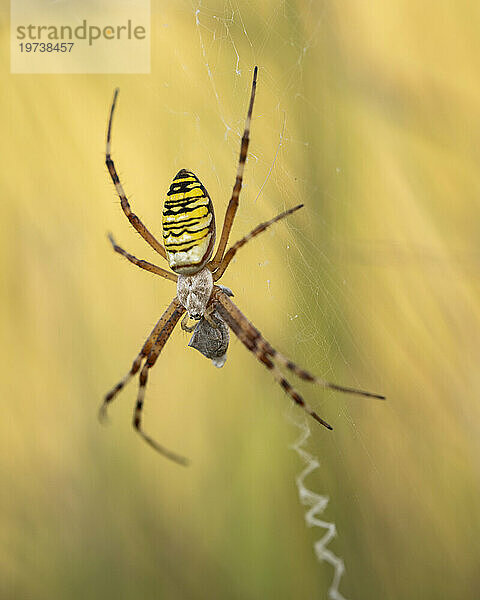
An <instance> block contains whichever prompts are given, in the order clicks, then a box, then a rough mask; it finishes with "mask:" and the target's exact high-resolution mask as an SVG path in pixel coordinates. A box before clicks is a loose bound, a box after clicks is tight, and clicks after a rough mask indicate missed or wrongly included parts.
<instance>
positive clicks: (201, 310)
mask: <svg viewBox="0 0 480 600" xmlns="http://www.w3.org/2000/svg"><path fill="white" fill-rule="evenodd" d="M256 85H257V67H255V69H254V71H253V83H252V91H251V94H250V104H249V107H248V112H247V118H246V121H245V130H244V132H243V136H242V143H241V146H240V158H239V161H238V167H237V175H236V179H235V184H234V186H233V191H232V195H231V198H230V202H229V203H228V207H227V212H226V213H225V219H224V221H223V227H222V233H221V236H220V241H219V243H218V246H217V251H216V253H215V255H214V257H213V259H211V257H212V254H213V249H214V244H215V215H214V211H213V204H212V201H211V199H210V196H209V195H208V193H207V190H206V189H205V187H204V186H203V185H202V184H201V182H200V180H199V179H198V177H197V176H196V175H194V173H192V172H191V171H187V170H186V169H182V170H181V171H179V172H178V173H177V175H176V176H175V178H174V179H173V182H172V184H171V185H170V189H169V191H168V193H167V199H166V200H165V204H164V209H163V218H162V224H163V243H164V245H162V244H160V243H159V242H158V241H157V239H156V238H155V237H154V236H153V235H152V234H151V233H150V232H149V231H148V229H147V228H146V227H145V225H144V224H143V223H142V222H141V221H140V219H139V218H138V217H137V216H136V215H135V214H134V213H133V212H132V210H131V208H130V204H129V202H128V200H127V197H126V195H125V192H124V190H123V187H122V184H121V183H120V179H119V177H118V175H117V171H116V169H115V165H114V163H113V159H112V157H111V132H112V120H113V113H114V110H115V105H116V101H117V97H118V89H117V90H115V93H114V96H113V102H112V107H111V110H110V118H109V121H108V129H107V144H106V165H107V168H108V171H109V173H110V176H111V178H112V180H113V183H114V184H115V188H116V190H117V193H118V195H119V197H120V202H121V206H122V209H123V212H124V213H125V215H126V217H127V218H128V220H129V221H130V223H131V224H132V226H133V227H134V228H135V229H136V230H137V232H138V233H139V234H140V235H141V236H142V237H143V238H144V240H145V241H146V242H147V243H148V244H150V246H151V247H152V248H153V249H154V250H155V251H156V252H158V253H159V254H160V255H161V256H162V257H163V258H164V259H165V260H167V261H168V263H169V266H170V268H171V269H172V270H171V271H167V270H165V269H162V268H161V267H157V266H156V265H154V264H152V263H149V262H147V261H145V260H139V259H138V258H135V256H132V255H131V254H129V253H128V252H126V251H125V250H123V249H122V248H121V247H120V246H117V244H116V243H115V242H114V240H113V238H112V237H111V236H110V241H111V242H112V245H113V248H114V250H115V251H116V252H118V253H119V254H121V255H122V256H124V257H125V258H127V259H128V260H129V261H130V262H132V263H133V264H135V265H137V266H139V267H141V268H142V269H145V270H146V271H150V272H151V273H155V274H156V275H160V276H161V277H164V278H165V279H169V280H170V281H175V282H176V283H177V295H176V296H175V298H174V299H173V300H172V302H171V303H170V305H169V306H168V308H167V309H166V311H165V312H164V313H163V315H162V316H161V317H160V319H159V321H158V323H157V324H156V325H155V327H154V328H153V331H152V332H151V334H150V335H149V336H148V338H147V340H146V342H145V343H144V345H143V347H142V349H141V350H140V353H139V354H138V356H137V357H136V359H135V360H134V361H133V364H132V368H131V369H130V371H129V372H128V373H127V374H126V375H125V377H124V378H123V379H122V380H121V381H120V382H119V383H117V385H116V386H115V387H114V388H113V389H112V390H111V391H110V392H109V393H108V394H107V395H106V396H105V399H104V402H103V404H102V406H101V408H100V415H101V416H104V415H105V413H106V409H107V406H108V404H109V403H110V402H111V401H112V400H113V399H114V397H115V396H116V395H117V393H118V392H119V391H120V390H121V389H122V388H123V387H124V385H125V384H126V383H127V381H128V380H129V379H130V378H131V377H133V376H134V375H135V374H136V373H137V372H138V371H139V370H140V367H141V370H140V377H139V379H140V386H139V390H138V396H137V403H136V406H135V412H134V417H133V425H134V427H135V429H136V430H137V431H138V432H139V433H140V435H141V436H142V437H143V438H144V439H145V440H146V441H147V442H148V443H149V444H150V445H151V446H153V447H154V448H155V449H156V450H157V451H159V452H161V453H162V454H163V455H164V456H166V457H167V458H170V459H172V460H175V461H176V462H178V463H181V464H186V462H187V461H186V459H185V458H183V457H182V456H179V455H177V454H174V453H173V452H171V451H170V450H168V449H166V448H164V447H163V446H160V445H159V444H158V443H157V442H156V441H155V440H153V439H152V438H151V437H149V436H148V435H147V434H145V433H144V431H143V429H142V426H141V416H142V408H143V400H144V397H145V388H146V385H147V379H148V372H149V370H150V369H151V368H152V367H153V365H154V364H155V362H156V360H157V358H158V356H159V355H160V352H161V351H162V349H163V347H164V346H165V344H166V342H167V340H168V338H169V337H170V334H171V333H172V331H173V329H174V328H175V326H176V325H177V323H178V322H179V320H180V319H181V317H182V316H184V319H183V320H182V324H181V325H182V328H183V329H184V330H186V331H189V332H193V336H192V338H191V340H190V344H189V345H190V346H191V347H193V348H196V349H197V350H199V351H200V352H201V353H202V354H203V355H204V356H206V357H207V358H210V359H211V360H212V362H213V364H215V365H216V366H218V367H221V366H223V364H224V363H225V358H226V352H227V348H228V340H229V336H228V328H227V326H228V327H229V328H230V329H231V330H232V331H233V332H234V333H235V335H236V336H237V337H238V338H239V339H240V340H241V342H242V343H243V344H244V345H245V346H246V347H247V348H248V350H250V351H251V352H252V353H253V354H254V355H255V356H256V358H257V359H258V360H259V361H260V362H261V363H262V364H264V365H265V366H266V367H267V368H268V369H269V370H270V371H272V374H273V376H274V378H275V379H276V381H278V383H279V384H280V385H281V387H282V388H283V389H284V390H285V391H286V393H287V394H288V395H289V396H290V397H291V398H292V400H293V401H294V402H295V403H296V404H298V405H299V406H301V407H302V408H303V409H304V410H305V411H306V412H307V413H308V414H309V415H310V416H312V417H313V418H314V419H315V420H316V421H317V422H318V423H321V424H322V425H324V426H325V427H327V428H328V429H332V427H331V426H330V425H329V424H328V423H327V422H326V421H324V420H323V419H322V418H321V417H320V416H319V415H317V413H316V412H314V411H313V410H312V409H311V408H310V407H309V406H308V405H307V404H306V403H305V401H304V400H303V398H302V397H301V396H300V394H299V393H298V392H296V391H295V390H294V389H293V387H292V386H291V385H290V383H289V382H288V381H287V380H286V379H285V377H284V376H283V373H282V372H281V370H280V368H279V366H278V365H281V366H282V367H284V368H285V369H287V370H289V371H291V372H293V373H294V374H295V375H297V376H298V377H300V378H301V379H304V380H306V381H310V382H313V383H317V384H318V385H321V386H322V387H324V388H328V389H331V390H335V391H339V392H346V393H351V394H359V395H362V396H371V397H375V398H382V399H383V398H384V396H382V395H380V394H373V393H371V392H365V391H362V390H357V389H353V388H348V387H344V386H340V385H337V384H335V383H329V382H328V381H325V380H323V379H320V378H319V377H315V376H314V375H312V374H311V373H309V372H308V371H305V370H304V369H302V368H300V367H298V366H297V365H295V363H293V362H292V361H291V360H289V359H288V358H286V357H285V356H284V355H283V354H280V353H279V352H278V351H277V350H275V349H274V348H273V347H272V346H271V345H270V344H269V342H267V340H266V339H265V338H264V337H263V336H262V334H261V333H260V331H258V329H256V328H255V327H254V325H252V323H251V322H250V321H249V320H248V319H247V318H246V317H245V315H243V313H242V312H241V311H240V310H239V309H238V308H237V306H236V305H235V304H234V303H233V301H232V300H231V299H230V297H231V296H232V295H233V294H232V293H231V291H230V290H229V289H228V288H225V287H223V286H221V285H215V282H217V281H218V280H219V279H220V277H222V275H223V274H224V272H225V270H226V268H227V267H228V265H229V264H230V261H231V260H232V258H233V257H234V256H235V254H236V252H237V250H239V248H241V247H242V246H244V245H245V244H246V243H247V242H248V241H249V240H251V239H252V238H254V237H255V236H257V235H258V234H259V233H262V231H265V229H267V228H268V227H270V225H273V223H276V222H277V221H279V220H280V219H283V218H284V217H287V216H288V215H290V214H292V213H293V212H295V211H296V210H298V209H299V208H302V206H303V204H300V205H298V206H295V207H293V208H290V209H288V210H286V211H285V212H283V213H281V214H279V215H277V216H276V217H274V218H273V219H270V221H266V222H265V223H260V225H258V226H257V227H255V229H254V230H253V231H251V232H250V233H249V234H248V235H246V236H245V237H243V238H242V239H241V240H239V241H238V242H236V243H235V244H233V246H231V247H230V248H229V249H228V251H227V252H225V249H226V246H227V243H228V238H229V236H230V230H231V228H232V225H233V221H234V218H235V214H236V212H237V208H238V198H239V195H240V190H241V188H242V181H243V170H244V167H245V162H246V160H247V150H248V144H249V135H250V122H251V118H252V110H253V102H254V100H255V90H256ZM188 317H190V318H191V319H193V320H194V321H196V324H195V326H190V325H188V324H187V323H186V322H185V319H186V318H188Z"/></svg>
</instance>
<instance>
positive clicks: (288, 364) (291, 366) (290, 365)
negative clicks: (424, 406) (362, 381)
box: [271, 348, 386, 400]
mask: <svg viewBox="0 0 480 600" xmlns="http://www.w3.org/2000/svg"><path fill="white" fill-rule="evenodd" d="M272 350H273V353H272V354H271V356H272V358H274V359H275V360H276V361H278V362H279V363H280V364H281V365H283V366H284V367H285V368H287V369H288V370H289V371H292V373H295V375H296V376H297V377H300V379H304V380H305V381H311V382H312V383H316V384H317V385H321V386H322V387H324V388H328V389H330V390H333V391H335V392H343V393H345V394H354V395H356V396H367V397H368V398H377V399H378V400H386V398H385V396H384V395H383V394H376V393H374V392H366V391H365V390H359V389H357V388H352V387H347V386H344V385H338V384H336V383H331V382H328V381H325V379H321V378H320V377H316V376H315V375H312V374H311V373H309V372H308V371H306V370H305V369H302V368H301V367H299V366H298V365H296V364H295V363H294V362H292V361H291V360H290V359H288V358H287V357H286V356H284V355H283V354H280V352H278V351H277V350H275V349H274V348H272Z"/></svg>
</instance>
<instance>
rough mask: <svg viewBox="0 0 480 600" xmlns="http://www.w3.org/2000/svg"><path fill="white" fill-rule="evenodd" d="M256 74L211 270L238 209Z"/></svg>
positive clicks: (222, 250)
mask: <svg viewBox="0 0 480 600" xmlns="http://www.w3.org/2000/svg"><path fill="white" fill-rule="evenodd" d="M257 73H258V67H255V68H254V70H253V82H252V92H251V94H250V104H249V107H248V112H247V118H246V120H245V129H244V132H243V136H242V143H241V145H240V157H239V159H238V167H237V176H236V179H235V185H234V186H233V191H232V197H231V198H230V202H229V203H228V207H227V212H226V213H225V219H224V221H223V229H222V235H221V237H220V242H219V243H218V248H217V252H216V253H215V257H214V258H213V260H212V261H211V262H210V265H211V266H209V268H210V269H212V270H213V269H216V268H217V267H218V265H219V264H220V263H221V262H222V258H223V253H224V252H225V248H226V246H227V242H228V237H229V235H230V230H231V229H232V225H233V220H234V219H235V214H236V212H237V208H238V197H239V196H240V190H241V189H242V181H243V171H244V169H245V163H246V161H247V152H248V144H249V142H250V123H251V120H252V111H253V102H254V100H255V90H256V88H257Z"/></svg>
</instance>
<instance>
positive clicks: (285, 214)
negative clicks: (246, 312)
mask: <svg viewBox="0 0 480 600" xmlns="http://www.w3.org/2000/svg"><path fill="white" fill-rule="evenodd" d="M302 206H303V204H299V205H298V206H294V207H293V208H289V209H288V210H286V211H284V212H282V213H280V214H279V215H277V216H276V217H273V219H270V221H265V223H260V225H257V226H256V227H255V229H253V230H252V231H251V232H250V233H249V234H247V235H246V236H245V237H243V238H242V239H241V240H239V241H238V242H236V243H235V244H233V246H232V247H231V248H229V249H228V251H227V253H226V254H225V256H224V257H223V260H222V262H221V263H220V266H219V267H218V269H217V270H216V271H215V272H214V273H213V281H218V280H219V279H220V277H221V276H222V275H223V274H224V272H225V269H226V268H227V267H228V265H229V264H230V261H231V260H232V258H233V257H234V256H235V254H236V253H237V250H239V249H240V248H241V247H242V246H245V244H246V243H247V242H249V241H250V240H251V239H252V238H254V237H255V236H257V235H258V234H259V233H262V232H263V231H265V230H266V229H268V228H269V227H270V225H273V224H274V223H276V222H277V221H280V219H284V218H285V217H288V215H291V214H292V213H293V212H295V211H296V210H298V209H299V208H302Z"/></svg>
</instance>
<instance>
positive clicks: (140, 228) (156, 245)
mask: <svg viewBox="0 0 480 600" xmlns="http://www.w3.org/2000/svg"><path fill="white" fill-rule="evenodd" d="M118 92H119V89H118V88H116V90H115V92H114V94H113V101H112V107H111V109H110V117H109V119H108V129H107V142H106V149H105V164H106V165H107V169H108V172H109V173H110V177H111V178H112V181H113V183H114V185H115V189H116V191H117V194H118V196H119V198H120V204H121V206H122V209H123V212H124V213H125V216H126V217H127V219H128V220H129V221H130V223H131V225H132V226H133V227H134V228H135V229H136V230H137V232H138V233H139V234H140V235H141V236H142V237H143V239H144V240H145V241H146V242H147V243H148V244H150V246H151V247H152V248H153V249H154V250H155V251H156V252H158V253H159V254H160V255H161V256H163V258H164V259H165V260H166V259H167V254H166V252H165V248H164V247H163V246H162V244H160V242H158V241H157V239H156V238H155V237H154V236H153V235H152V234H151V233H150V232H149V231H148V229H147V228H146V227H145V225H144V224H143V223H142V222H141V221H140V219H139V218H138V217H137V215H136V214H134V213H133V212H132V209H131V207H130V204H129V202H128V199H127V196H126V194H125V191H124V189H123V186H122V184H121V183H120V178H119V177H118V174H117V171H116V169H115V165H114V163H113V159H112V155H111V147H112V122H113V113H114V111H115V105H116V103H117V98H118Z"/></svg>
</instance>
